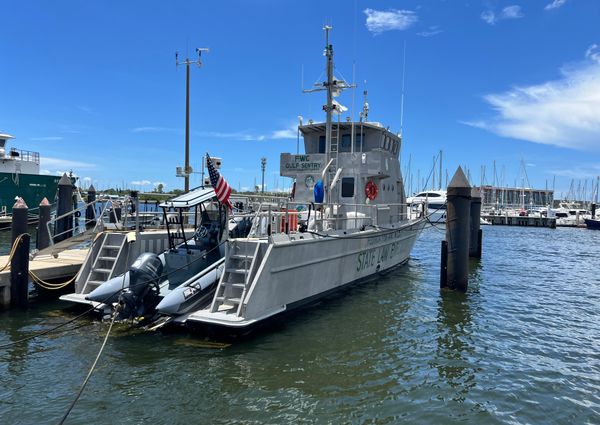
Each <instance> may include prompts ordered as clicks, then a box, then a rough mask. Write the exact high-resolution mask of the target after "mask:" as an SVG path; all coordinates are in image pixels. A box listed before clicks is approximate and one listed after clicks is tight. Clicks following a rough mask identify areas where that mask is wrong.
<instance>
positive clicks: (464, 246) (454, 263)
mask: <svg viewBox="0 0 600 425" xmlns="http://www.w3.org/2000/svg"><path fill="white" fill-rule="evenodd" d="M447 193H448V206H447V210H446V242H447V243H448V248H447V253H448V257H447V273H446V286H448V287H449V288H451V289H458V290H460V291H466V290H467V287H468V272H469V236H470V235H469V234H470V216H471V185H470V184H469V181H468V180H467V177H465V173H464V172H463V170H462V168H461V167H458V169H457V170H456V173H454V177H452V180H451V181H450V183H449V184H448V191H447Z"/></svg>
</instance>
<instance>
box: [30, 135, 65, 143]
mask: <svg viewBox="0 0 600 425" xmlns="http://www.w3.org/2000/svg"><path fill="white" fill-rule="evenodd" d="M63 139H64V137H60V136H45V137H32V138H31V139H29V140H35V141H38V142H53V141H58V140H63Z"/></svg>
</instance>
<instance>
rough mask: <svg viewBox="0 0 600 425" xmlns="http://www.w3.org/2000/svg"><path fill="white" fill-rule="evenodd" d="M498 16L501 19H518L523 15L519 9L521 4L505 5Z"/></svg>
mask: <svg viewBox="0 0 600 425" xmlns="http://www.w3.org/2000/svg"><path fill="white" fill-rule="evenodd" d="M500 16H501V18H502V19H518V18H522V17H523V12H522V11H521V6H517V5H513V6H506V7H505V8H504V9H502V13H501V14H500Z"/></svg>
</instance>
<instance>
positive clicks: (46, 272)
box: [0, 248, 88, 308]
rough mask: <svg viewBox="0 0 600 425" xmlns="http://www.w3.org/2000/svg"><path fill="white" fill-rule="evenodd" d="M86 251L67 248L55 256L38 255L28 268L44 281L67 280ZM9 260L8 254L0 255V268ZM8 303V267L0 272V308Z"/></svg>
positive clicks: (75, 272) (82, 259)
mask: <svg viewBox="0 0 600 425" xmlns="http://www.w3.org/2000/svg"><path fill="white" fill-rule="evenodd" d="M87 253H88V248H83V249H67V250H65V251H61V252H60V253H59V254H58V255H57V257H56V258H55V257H54V256H52V255H50V254H47V255H39V256H36V257H34V258H33V260H30V261H29V270H30V271H31V272H33V273H34V274H35V275H36V276H37V277H38V278H39V279H41V280H44V281H53V280H65V281H66V280H68V279H70V278H72V277H73V276H75V275H76V274H77V272H79V269H80V268H81V265H82V264H83V261H84V260H85V256H86V255H87ZM8 261H9V256H8V255H3V256H0V268H1V267H3V266H4V265H5V264H6V263H7V262H8ZM9 305H10V267H8V268H7V269H6V270H4V271H1V272H0V308H8V307H9Z"/></svg>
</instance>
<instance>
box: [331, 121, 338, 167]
mask: <svg viewBox="0 0 600 425" xmlns="http://www.w3.org/2000/svg"><path fill="white" fill-rule="evenodd" d="M336 127H337V128H336V129H334V128H333V125H332V129H331V142H330V151H331V160H332V161H331V166H330V168H329V169H330V170H333V173H334V174H335V172H336V171H337V167H338V152H339V133H340V125H339V124H338V125H337V126H336Z"/></svg>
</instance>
